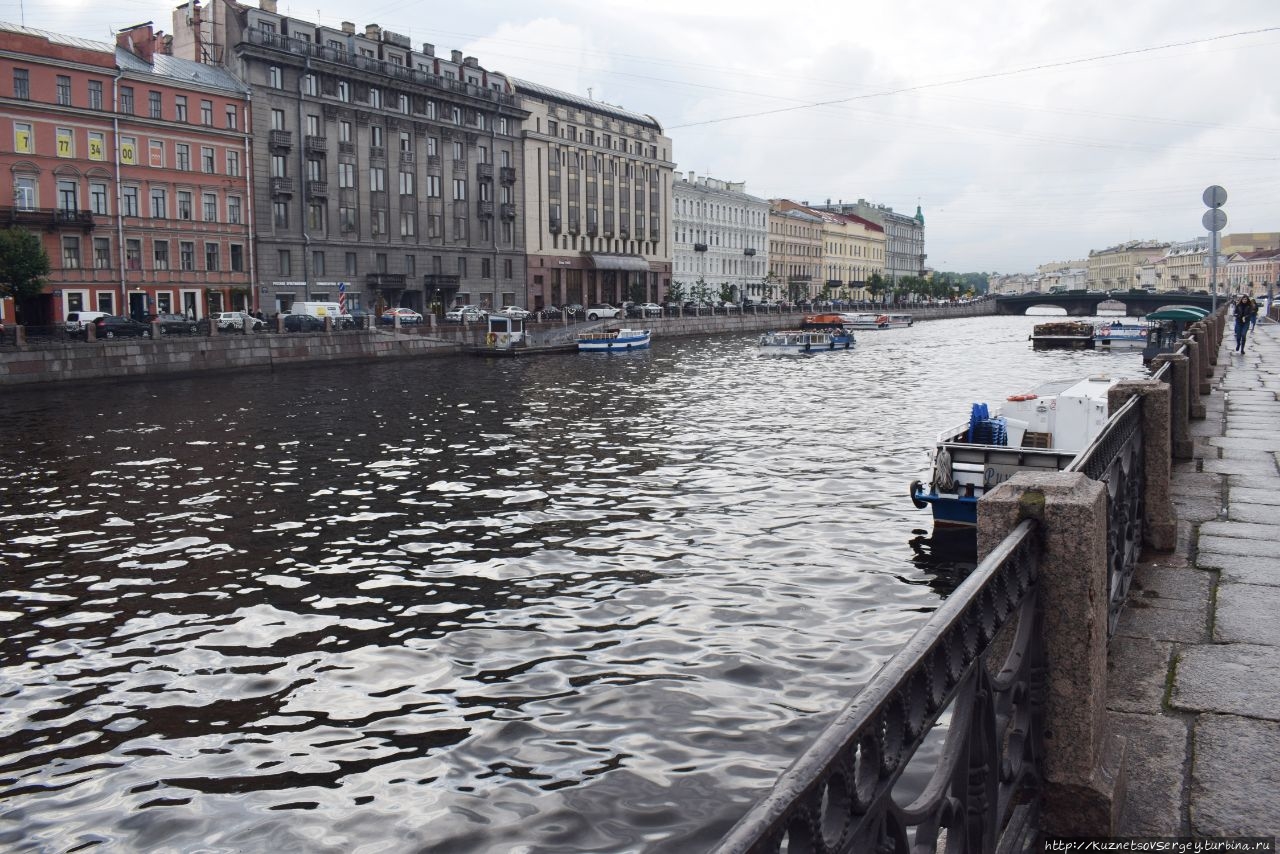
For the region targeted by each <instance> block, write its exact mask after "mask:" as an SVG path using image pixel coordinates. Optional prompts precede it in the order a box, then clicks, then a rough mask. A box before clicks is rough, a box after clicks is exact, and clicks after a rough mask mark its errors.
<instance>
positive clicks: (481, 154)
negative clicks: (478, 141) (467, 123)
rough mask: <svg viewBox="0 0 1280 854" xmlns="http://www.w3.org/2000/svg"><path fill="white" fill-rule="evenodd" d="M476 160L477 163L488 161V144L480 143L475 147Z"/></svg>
mask: <svg viewBox="0 0 1280 854" xmlns="http://www.w3.org/2000/svg"><path fill="white" fill-rule="evenodd" d="M476 162H477V163H488V162H489V146H487V145H480V146H477V147H476Z"/></svg>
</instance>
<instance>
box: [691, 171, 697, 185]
mask: <svg viewBox="0 0 1280 854" xmlns="http://www.w3.org/2000/svg"><path fill="white" fill-rule="evenodd" d="M689 183H690V184H696V183H698V176H697V175H695V174H693V170H692V169H690V170H689Z"/></svg>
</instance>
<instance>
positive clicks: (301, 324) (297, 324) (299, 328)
mask: <svg viewBox="0 0 1280 854" xmlns="http://www.w3.org/2000/svg"><path fill="white" fill-rule="evenodd" d="M284 331H285V332H324V321H323V320H321V319H320V318H318V317H316V316H315V315H311V314H286V315H285V316H284Z"/></svg>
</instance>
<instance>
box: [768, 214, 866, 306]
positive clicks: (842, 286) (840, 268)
mask: <svg viewBox="0 0 1280 854" xmlns="http://www.w3.org/2000/svg"><path fill="white" fill-rule="evenodd" d="M771 205H772V207H773V208H774V209H777V210H779V211H785V212H799V213H802V214H804V215H805V216H806V217H809V216H811V217H816V218H817V226H818V246H817V247H816V248H817V251H818V255H817V265H816V269H813V270H812V272H811V275H813V278H812V279H811V280H810V281H809V283H808V292H809V294H810V295H811V296H816V297H821V298H825V299H865V298H866V297H867V296H868V294H867V292H866V290H865V289H866V285H867V281H868V280H869V279H870V278H871V276H873V275H877V274H878V275H879V276H880V277H881V278H884V264H885V230H884V226H882V225H879V224H878V223H875V222H872V221H871V220H869V219H866V218H865V217H861V216H858V215H856V214H842V213H835V212H833V211H822V210H818V209H816V208H811V207H808V206H807V205H801V204H797V203H795V202H793V201H790V200H788V199H777V200H774V201H773V202H771ZM802 222H804V223H806V224H807V223H808V222H810V220H807V219H806V220H802ZM807 229H808V227H807V225H806V226H805V227H804V228H803V229H802V230H803V231H805V233H806V241H805V242H804V243H803V244H797V248H799V247H800V246H803V248H804V251H805V252H806V255H805V257H806V258H812V257H813V256H812V255H810V254H807V253H811V252H812V251H813V250H814V248H815V247H814V246H813V245H812V243H811V242H810V241H809V240H808V238H809V237H811V235H809V234H808V232H807ZM806 266H808V267H813V266H814V265H813V264H808V265H806Z"/></svg>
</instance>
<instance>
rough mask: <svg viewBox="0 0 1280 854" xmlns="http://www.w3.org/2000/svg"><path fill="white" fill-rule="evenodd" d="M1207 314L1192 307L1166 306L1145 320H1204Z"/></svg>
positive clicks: (1201, 309)
mask: <svg viewBox="0 0 1280 854" xmlns="http://www.w3.org/2000/svg"><path fill="white" fill-rule="evenodd" d="M1208 316H1209V312H1207V311H1205V310H1204V309H1203V308H1199V307H1198V306H1194V305H1166V306H1164V307H1163V308H1159V309H1157V310H1156V311H1153V312H1151V313H1150V314H1148V315H1147V320H1191V321H1196V320H1204V319H1205V318H1206V317H1208Z"/></svg>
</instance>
